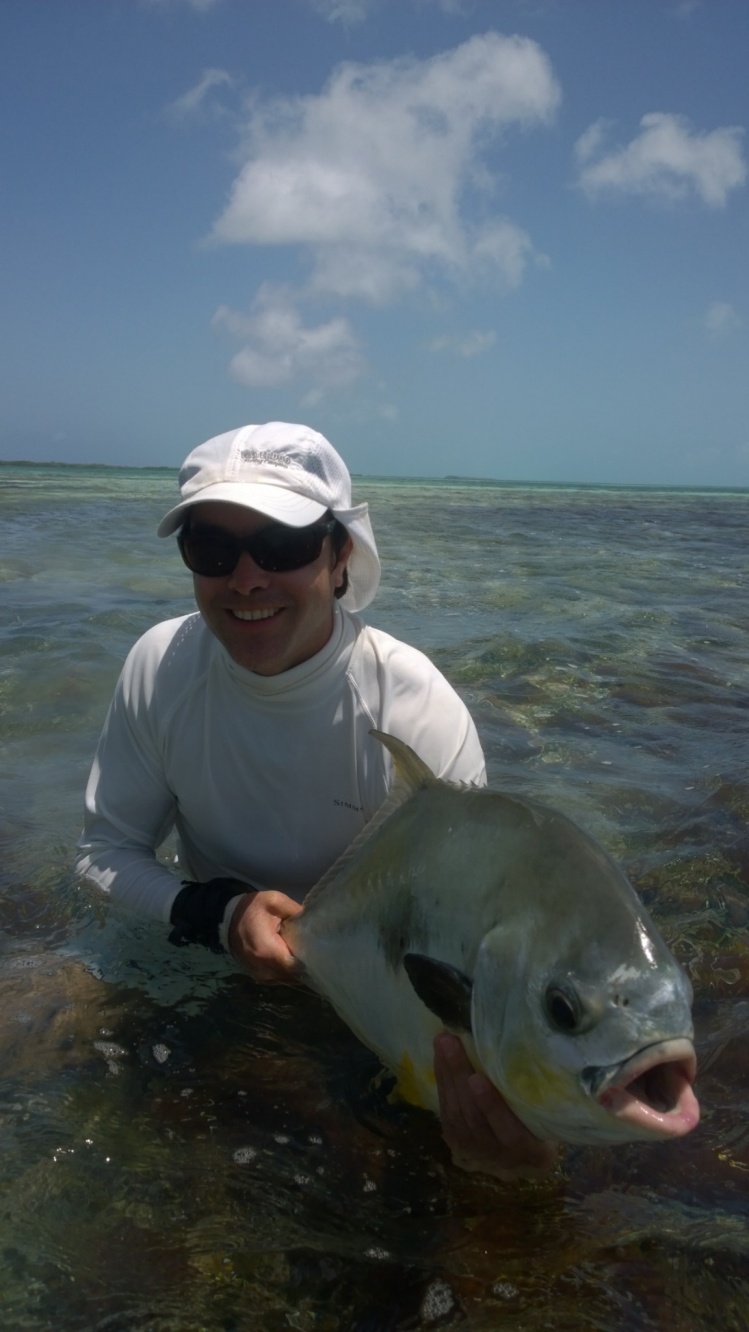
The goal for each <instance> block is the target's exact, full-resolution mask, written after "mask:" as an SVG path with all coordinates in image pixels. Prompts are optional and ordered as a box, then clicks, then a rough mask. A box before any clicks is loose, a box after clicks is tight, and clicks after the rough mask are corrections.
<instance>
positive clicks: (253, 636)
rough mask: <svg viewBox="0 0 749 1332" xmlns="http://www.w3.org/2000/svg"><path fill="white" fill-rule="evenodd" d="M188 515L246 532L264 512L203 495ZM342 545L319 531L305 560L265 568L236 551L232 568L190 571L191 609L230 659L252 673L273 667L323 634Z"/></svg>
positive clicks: (265, 522) (319, 643)
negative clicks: (278, 569) (316, 551)
mask: <svg viewBox="0 0 749 1332" xmlns="http://www.w3.org/2000/svg"><path fill="white" fill-rule="evenodd" d="M191 523H192V525H193V526H197V525H198V524H207V525H209V526H210V527H214V528H216V527H217V528H222V529H223V530H224V531H225V532H230V533H231V534H232V535H233V536H237V537H249V536H254V534H255V533H256V532H260V531H261V530H262V529H263V528H264V527H268V526H270V525H271V520H270V519H269V518H267V517H266V516H265V514H262V513H256V512H255V510H254V509H243V508H241V507H240V506H239V505H237V504H223V503H218V502H215V501H207V502H206V503H204V504H196V505H195V506H194V508H193V509H192V511H191ZM350 553H351V541H350V539H349V540H348V541H347V542H346V545H345V546H344V548H343V550H342V551H341V554H340V556H338V557H337V558H336V556H335V554H334V552H333V546H332V543H331V538H330V537H329V536H326V538H325V541H324V542H323V547H322V550H321V552H320V555H319V557H318V558H317V559H316V560H315V561H314V562H313V563H312V564H307V565H305V566H304V567H303V568H301V569H293V570H291V571H290V572H288V573H270V572H266V571H265V570H263V569H261V568H259V566H258V565H257V564H255V561H254V560H253V558H252V556H251V555H250V554H249V552H248V551H243V552H242V554H241V555H240V558H239V563H238V565H237V567H236V569H235V570H234V572H233V573H231V574H227V575H226V576H225V577H222V578H205V577H203V576H202V575H201V574H193V583H194V586H195V600H196V601H197V603H198V609H199V610H200V613H201V615H202V616H203V619H204V620H205V622H206V624H207V625H208V627H209V629H210V630H211V631H212V633H214V634H215V635H216V638H217V639H218V640H219V642H220V643H223V645H224V647H225V648H226V650H227V652H228V653H229V655H230V656H231V657H232V658H233V659H234V661H236V662H237V665H239V666H244V667H245V669H247V670H249V671H255V672H256V674H258V675H280V673H281V672H282V671H288V670H290V669H291V667H292V666H298V665H299V664H300V662H303V661H308V660H309V658H310V657H314V655H315V653H316V652H319V651H320V649H321V648H323V647H324V646H325V644H326V643H327V641H328V639H329V638H330V635H331V633H332V631H333V602H334V599H335V590H336V588H337V587H340V586H341V583H342V581H343V575H344V570H345V568H346V562H347V560H348V558H349V555H350Z"/></svg>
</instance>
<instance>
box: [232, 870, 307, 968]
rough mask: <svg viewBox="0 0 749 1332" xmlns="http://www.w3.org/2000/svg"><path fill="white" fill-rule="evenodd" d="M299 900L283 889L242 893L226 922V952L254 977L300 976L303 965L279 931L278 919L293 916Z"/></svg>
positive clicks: (299, 907) (297, 909) (299, 909)
mask: <svg viewBox="0 0 749 1332" xmlns="http://www.w3.org/2000/svg"><path fill="white" fill-rule="evenodd" d="M301 910H302V907H301V903H299V902H295V901H294V899H293V897H287V896H286V894H285V893H278V892H273V891H269V892H257V893H245V895H244V897H243V898H242V899H241V901H239V902H238V903H237V905H236V907H235V908H234V914H233V915H232V918H231V924H230V925H229V934H228V945H229V952H230V953H231V955H232V957H233V958H234V960H235V962H238V963H239V965H240V966H242V967H244V968H245V970H246V971H249V973H250V975H251V976H252V978H253V980H256V981H263V982H268V981H294V980H299V979H301V976H302V972H303V967H302V964H301V962H298V961H297V959H296V958H295V957H294V954H293V953H292V952H291V949H290V948H289V946H288V944H287V943H286V942H285V941H284V939H282V937H281V935H280V934H279V932H278V931H279V929H280V926H281V922H282V921H284V920H286V919H287V918H288V917H289V916H297V915H298V914H299V912H300V911H301Z"/></svg>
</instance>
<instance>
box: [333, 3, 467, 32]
mask: <svg viewBox="0 0 749 1332" xmlns="http://www.w3.org/2000/svg"><path fill="white" fill-rule="evenodd" d="M308 3H309V4H310V5H311V6H312V8H313V9H314V10H315V12H316V13H318V14H319V15H320V16H321V17H322V18H324V19H327V21H328V23H342V24H343V26H344V27H346V28H352V27H354V26H355V25H356V24H357V23H363V22H364V21H365V19H368V18H369V16H370V14H371V13H372V12H373V11H374V10H375V9H379V8H380V7H381V6H382V4H383V0H308ZM421 3H422V4H436V6H437V8H438V9H441V10H442V11H443V12H444V13H445V14H455V15H461V16H462V15H465V13H466V12H467V10H468V8H469V3H468V0H421Z"/></svg>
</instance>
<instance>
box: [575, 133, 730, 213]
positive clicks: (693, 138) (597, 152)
mask: <svg viewBox="0 0 749 1332" xmlns="http://www.w3.org/2000/svg"><path fill="white" fill-rule="evenodd" d="M608 132H609V125H608V123H607V122H606V121H598V122H596V124H594V125H591V126H590V127H589V129H587V130H586V131H585V133H584V134H583V135H581V137H580V138H579V139H578V141H577V144H576V149H575V155H576V158H577V163H578V167H579V176H578V183H579V185H580V186H581V188H582V189H583V190H584V191H585V193H586V194H587V195H588V196H589V197H594V196H596V195H599V194H603V193H616V192H618V193H620V194H638V195H650V196H652V197H657V198H662V199H670V200H679V199H684V198H686V197H688V196H689V195H690V194H691V193H694V194H696V195H697V196H698V197H699V198H701V199H702V201H703V203H705V204H707V205H708V206H709V207H711V208H722V207H724V206H725V204H726V202H727V200H728V196H729V194H730V192H731V191H732V190H735V189H738V187H739V186H740V185H743V184H744V182H745V180H746V175H747V168H746V162H745V161H744V157H743V154H742V144H741V140H742V135H743V130H742V129H741V128H740V127H739V126H736V125H731V126H726V127H724V128H722V129H717V130H712V131H709V132H708V131H702V132H700V131H696V130H694V129H693V128H692V127H691V125H690V124H689V121H688V120H687V119H686V117H684V116H679V115H672V114H669V113H666V112H662V111H653V112H650V113H649V114H648V115H646V116H643V117H642V120H641V121H640V133H639V134H638V135H637V136H636V138H634V139H633V140H632V141H631V143H629V144H627V145H626V146H625V147H623V148H615V149H613V150H612V151H610V152H607V151H606V148H605V143H606V139H607V136H608Z"/></svg>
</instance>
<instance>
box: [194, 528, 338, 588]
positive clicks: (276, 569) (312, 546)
mask: <svg viewBox="0 0 749 1332" xmlns="http://www.w3.org/2000/svg"><path fill="white" fill-rule="evenodd" d="M334 526H335V523H334V522H326V523H313V524H312V526H310V527H299V528H294V527H286V526H284V525H283V524H281V523H278V524H275V525H274V526H272V527H266V528H265V530H264V531H262V532H258V533H257V535H256V536H253V537H248V538H247V539H246V540H244V541H241V540H240V539H239V538H238V537H234V536H232V535H231V533H229V532H222V531H220V530H219V529H218V528H209V527H206V528H203V527H194V528H188V529H187V530H183V531H181V532H180V533H179V534H178V536H177V543H178V545H179V549H180V553H181V555H182V558H183V560H184V561H185V564H186V565H187V567H188V569H189V570H190V571H191V572H192V573H195V574H199V575H200V577H201V578H226V577H227V575H228V574H230V573H233V572H234V570H235V569H236V567H237V564H238V563H239V558H240V555H241V554H242V551H243V550H246V551H248V552H249V553H250V555H251V556H252V558H253V560H254V561H255V563H256V564H257V566H258V567H259V568H260V569H264V570H265V571H266V572H267V573H289V572H290V571H291V570H292V569H302V568H303V567H304V566H305V565H307V564H312V562H313V561H314V560H316V559H317V558H318V556H319V554H320V551H321V550H322V547H323V542H324V540H325V538H326V536H327V535H328V533H329V532H332V530H333V527H334Z"/></svg>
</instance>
